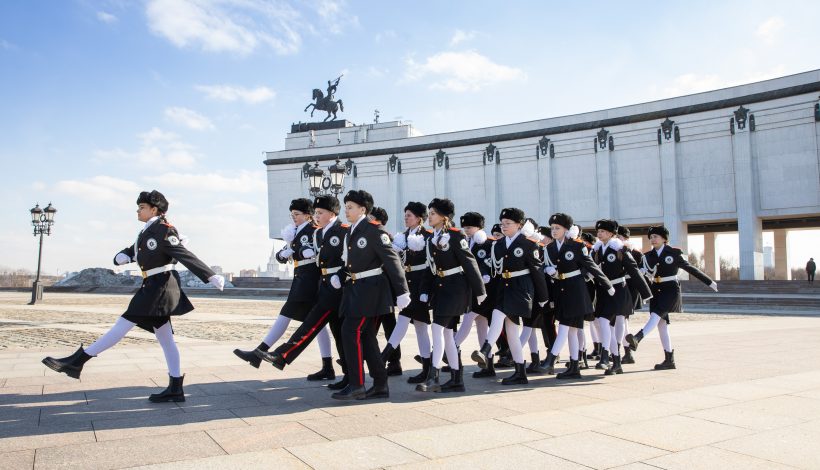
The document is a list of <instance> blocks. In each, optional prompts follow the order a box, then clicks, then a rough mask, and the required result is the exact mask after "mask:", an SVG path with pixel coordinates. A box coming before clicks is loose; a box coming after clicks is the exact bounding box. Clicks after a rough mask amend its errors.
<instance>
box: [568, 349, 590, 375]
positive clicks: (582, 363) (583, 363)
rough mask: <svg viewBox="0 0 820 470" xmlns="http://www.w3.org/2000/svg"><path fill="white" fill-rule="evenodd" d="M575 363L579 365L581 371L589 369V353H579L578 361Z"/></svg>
mask: <svg viewBox="0 0 820 470" xmlns="http://www.w3.org/2000/svg"><path fill="white" fill-rule="evenodd" d="M570 362H572V361H571V360H570ZM575 362H577V363H578V369H579V370H586V369H589V362H587V352H586V351H581V352H579V353H578V360H577V361H575Z"/></svg>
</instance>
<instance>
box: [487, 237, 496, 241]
mask: <svg viewBox="0 0 820 470" xmlns="http://www.w3.org/2000/svg"><path fill="white" fill-rule="evenodd" d="M487 241H488V242H497V241H498V239H497V238H495V237H487Z"/></svg>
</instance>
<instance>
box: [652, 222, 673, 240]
mask: <svg viewBox="0 0 820 470" xmlns="http://www.w3.org/2000/svg"><path fill="white" fill-rule="evenodd" d="M652 234H655V235H660V236H661V237H663V239H664V240H667V241H669V230H668V229H667V228H666V227H664V226H663V225H656V226H654V227H649V233H648V234H646V236H647V237H648V236H649V235H652Z"/></svg>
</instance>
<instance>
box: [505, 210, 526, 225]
mask: <svg viewBox="0 0 820 470" xmlns="http://www.w3.org/2000/svg"><path fill="white" fill-rule="evenodd" d="M501 219H507V220H512V221H513V222H516V223H519V224H523V223H524V221H525V220H527V219H526V218H525V216H524V211H522V210H521V209H519V208H517V207H507V208H506V209H501V215H499V216H498V220H501Z"/></svg>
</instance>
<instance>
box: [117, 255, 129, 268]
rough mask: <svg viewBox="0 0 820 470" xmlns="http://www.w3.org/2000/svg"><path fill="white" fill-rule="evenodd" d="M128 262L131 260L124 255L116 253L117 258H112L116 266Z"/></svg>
mask: <svg viewBox="0 0 820 470" xmlns="http://www.w3.org/2000/svg"><path fill="white" fill-rule="evenodd" d="M130 262H131V258H130V257H129V256H128V255H126V254H125V253H117V256H115V257H114V264H116V265H117V266H122V265H123V264H128V263H130Z"/></svg>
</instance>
